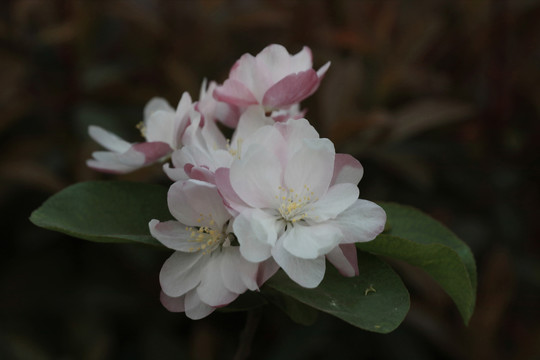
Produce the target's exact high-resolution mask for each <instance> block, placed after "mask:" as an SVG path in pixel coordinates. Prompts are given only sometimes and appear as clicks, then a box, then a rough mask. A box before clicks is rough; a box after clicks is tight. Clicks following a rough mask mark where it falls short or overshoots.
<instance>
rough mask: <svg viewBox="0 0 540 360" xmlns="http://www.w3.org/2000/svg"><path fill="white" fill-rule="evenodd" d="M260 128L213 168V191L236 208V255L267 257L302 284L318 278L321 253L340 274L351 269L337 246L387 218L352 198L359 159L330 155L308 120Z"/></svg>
mask: <svg viewBox="0 0 540 360" xmlns="http://www.w3.org/2000/svg"><path fill="white" fill-rule="evenodd" d="M266 130H267V131H265V133H264V136H262V135H263V134H262V132H259V133H257V134H259V135H261V136H260V138H259V139H251V140H252V144H251V145H250V146H249V147H248V148H246V149H245V150H244V152H243V154H244V155H243V156H242V157H241V158H237V159H235V160H234V161H233V163H232V164H231V167H230V170H227V169H219V170H218V171H217V172H216V184H217V185H218V188H219V191H220V193H221V194H222V195H223V196H224V198H225V200H226V202H227V204H228V206H230V207H231V208H233V209H234V210H236V211H237V212H238V216H237V217H236V218H235V219H234V222H233V229H234V233H235V235H236V236H237V238H238V241H239V243H240V252H241V254H242V256H244V257H245V258H246V259H247V260H249V261H254V262H260V261H264V260H266V259H269V258H273V259H275V261H276V262H277V263H278V264H279V265H280V266H281V267H282V268H283V270H284V271H285V272H286V273H287V274H288V275H289V276H290V277H291V278H292V279H293V280H294V281H296V282H297V283H298V284H300V285H302V286H304V287H308V288H313V287H316V286H317V285H318V284H319V283H320V282H321V280H322V278H323V276H324V272H325V256H326V255H327V254H329V255H330V256H329V257H328V259H329V260H330V261H332V262H333V263H334V264H335V265H336V266H338V268H339V269H340V271H341V272H342V273H343V274H347V275H349V276H351V275H354V273H355V272H356V271H357V270H356V271H355V269H354V263H353V262H352V261H349V260H347V256H348V255H350V252H351V250H350V248H347V247H345V253H343V249H342V248H340V247H339V245H342V244H351V243H354V242H359V241H369V240H372V239H374V238H375V237H376V236H377V235H378V234H379V233H380V232H381V231H382V230H383V228H384V223H385V221H386V215H385V213H384V210H382V208H380V207H379V206H378V205H376V204H374V203H372V202H369V201H366V200H358V194H359V191H358V187H357V184H358V182H359V181H360V179H361V177H362V173H363V170H362V168H361V166H360V164H359V163H358V162H357V161H356V160H354V158H352V157H350V156H348V155H340V154H338V155H336V154H335V151H334V146H333V144H332V142H331V141H330V140H328V139H320V138H318V134H317V133H316V131H315V130H314V129H313V128H312V127H311V126H310V125H308V124H307V122H302V121H300V120H289V121H288V122H287V123H276V124H275V125H274V126H272V127H266ZM270 139H271V141H269V140H270ZM255 140H257V141H255ZM340 252H341V254H340ZM351 268H352V270H351Z"/></svg>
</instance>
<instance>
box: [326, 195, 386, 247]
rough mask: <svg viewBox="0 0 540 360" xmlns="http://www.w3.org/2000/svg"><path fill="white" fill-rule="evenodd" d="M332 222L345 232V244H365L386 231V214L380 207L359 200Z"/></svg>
mask: <svg viewBox="0 0 540 360" xmlns="http://www.w3.org/2000/svg"><path fill="white" fill-rule="evenodd" d="M331 222H332V223H333V224H335V225H336V226H338V227H339V228H340V229H341V231H342V232H343V235H344V236H345V239H344V243H354V242H364V241H370V240H373V239H374V238H375V237H376V236H377V235H379V234H380V233H381V232H382V231H383V230H384V224H385V223H386V213H385V212H384V210H383V209H382V208H381V207H380V206H379V205H377V204H375V203H373V202H371V201H367V200H362V199H359V200H356V202H355V203H354V204H353V205H352V206H351V207H349V208H348V209H347V210H345V211H344V212H342V213H341V214H340V215H339V216H338V217H337V218H336V219H335V220H331Z"/></svg>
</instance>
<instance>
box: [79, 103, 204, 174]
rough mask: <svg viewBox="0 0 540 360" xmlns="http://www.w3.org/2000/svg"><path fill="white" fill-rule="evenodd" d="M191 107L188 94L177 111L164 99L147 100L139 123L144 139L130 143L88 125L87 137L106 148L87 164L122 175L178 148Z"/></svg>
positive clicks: (93, 154)
mask: <svg viewBox="0 0 540 360" xmlns="http://www.w3.org/2000/svg"><path fill="white" fill-rule="evenodd" d="M192 107H193V104H192V101H191V97H190V96H189V94H188V93H184V94H183V95H182V98H181V99H180V102H179V103H178V106H177V108H176V110H175V109H173V108H172V107H171V106H170V105H169V103H168V102H167V101H166V100H164V99H161V98H153V99H152V100H150V101H149V102H148V103H147V104H146V106H145V108H144V121H143V122H142V123H141V124H140V130H141V134H142V135H143V137H144V138H145V140H146V141H145V142H140V143H129V142H127V141H125V140H123V139H121V138H120V137H118V136H117V135H115V134H113V133H111V132H109V131H107V130H105V129H102V128H101V127H98V126H90V127H89V129H88V133H89V135H90V137H91V138H92V139H94V140H95V141H96V142H97V143H99V144H100V145H101V146H103V147H104V148H105V149H107V150H108V151H95V152H94V153H92V157H93V159H89V160H87V162H86V164H87V165H88V166H89V167H91V168H93V169H95V170H99V171H103V172H110V173H117V174H123V173H128V172H131V171H134V170H137V169H139V168H141V167H144V166H147V165H150V164H152V163H154V162H156V161H159V160H160V159H162V158H164V157H166V156H168V155H170V154H171V152H172V151H173V150H174V149H178V148H179V147H181V145H182V143H181V141H180V139H181V136H182V134H183V132H184V131H185V129H186V127H187V126H188V125H189V117H190V113H192V112H193V109H192Z"/></svg>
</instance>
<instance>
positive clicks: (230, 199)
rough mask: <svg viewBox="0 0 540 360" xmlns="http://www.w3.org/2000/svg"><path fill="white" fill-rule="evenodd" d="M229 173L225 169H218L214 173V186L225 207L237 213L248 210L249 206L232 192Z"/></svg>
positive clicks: (228, 170)
mask: <svg viewBox="0 0 540 360" xmlns="http://www.w3.org/2000/svg"><path fill="white" fill-rule="evenodd" d="M229 173H230V169H227V168H219V169H217V170H216V172H215V181H216V186H217V188H218V191H219V193H220V195H221V197H222V198H223V202H224V204H225V206H227V207H228V208H229V209H232V210H235V211H237V212H238V211H242V210H244V209H247V208H249V205H247V204H246V203H245V202H244V200H242V199H240V197H239V196H238V194H237V193H236V191H234V189H233V187H232V185H231V180H230V175H229Z"/></svg>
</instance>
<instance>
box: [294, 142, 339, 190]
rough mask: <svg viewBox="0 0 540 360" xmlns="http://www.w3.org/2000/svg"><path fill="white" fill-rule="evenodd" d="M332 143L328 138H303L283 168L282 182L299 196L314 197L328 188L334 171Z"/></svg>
mask: <svg viewBox="0 0 540 360" xmlns="http://www.w3.org/2000/svg"><path fill="white" fill-rule="evenodd" d="M334 154H335V152H334V144H332V142H331V141H330V140H328V139H304V140H303V146H302V147H301V148H300V149H299V150H298V151H296V152H295V153H294V154H293V155H292V157H291V159H290V160H289V162H288V163H287V168H286V169H285V175H284V182H285V186H286V187H287V188H288V189H293V190H294V192H295V193H296V194H298V196H299V198H303V197H304V196H306V197H311V198H314V199H316V198H317V197H321V196H323V195H324V194H325V193H326V191H327V190H328V186H329V185H330V180H331V179H332V173H333V171H334Z"/></svg>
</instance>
